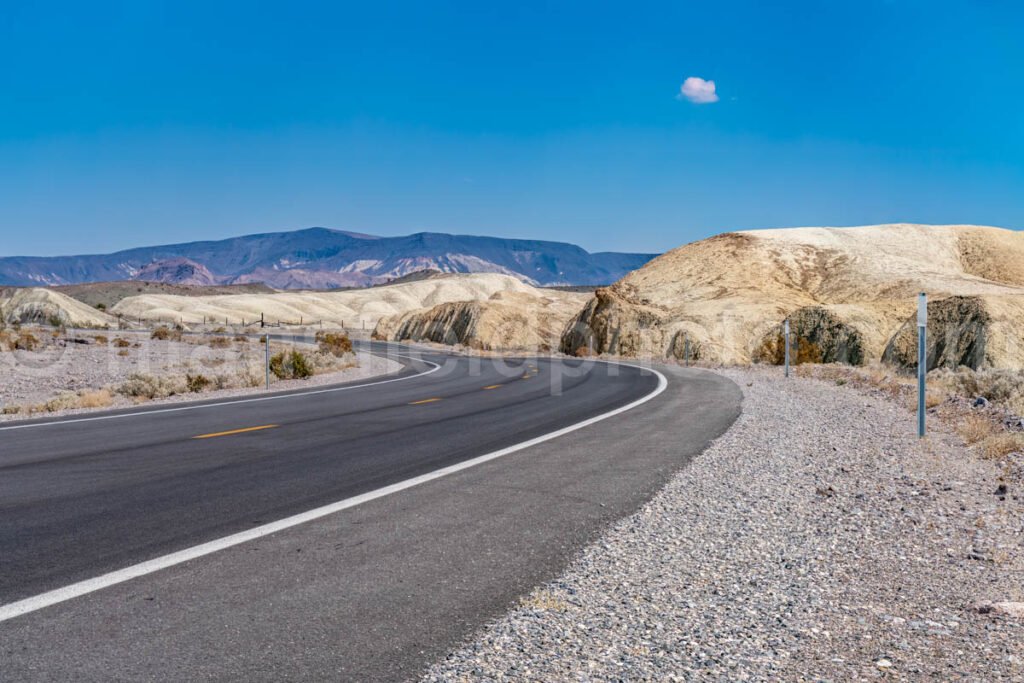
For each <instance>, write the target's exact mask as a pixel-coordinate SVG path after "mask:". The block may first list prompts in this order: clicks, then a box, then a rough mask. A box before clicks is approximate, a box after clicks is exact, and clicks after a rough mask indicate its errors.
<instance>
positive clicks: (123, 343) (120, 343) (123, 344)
mask: <svg viewBox="0 0 1024 683" xmlns="http://www.w3.org/2000/svg"><path fill="white" fill-rule="evenodd" d="M131 345H132V343H131V342H130V341H128V340H127V339H121V338H120V337H118V338H117V339H115V340H114V346H116V347H117V348H119V349H127V348H128V347H129V346H131Z"/></svg>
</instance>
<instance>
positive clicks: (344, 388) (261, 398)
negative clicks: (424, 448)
mask: <svg viewBox="0 0 1024 683" xmlns="http://www.w3.org/2000/svg"><path fill="white" fill-rule="evenodd" d="M370 355H376V354H370ZM377 357H378V358H385V359H387V360H390V359H391V358H392V357H394V358H408V359H409V360H415V361H419V362H420V363H426V364H427V365H433V366H434V367H432V368H431V369H430V370H426V371H424V372H417V373H416V374H415V375H407V376H405V377H393V378H391V379H383V380H380V381H377V382H366V383H365V384H350V385H345V386H340V387H329V388H327V389H310V390H308V391H303V390H301V389H300V390H298V391H292V392H290V393H276V394H274V395H272V396H257V397H255V398H239V399H229V400H226V401H218V402H217V403H203V404H200V405H186V406H178V407H176V408H154V409H153V410H139V411H136V412H134V413H117V414H115V415H96V416H93V417H76V418H69V419H66V420H54V421H52V422H29V423H27V424H20V425H11V426H9V427H0V432H7V431H11V430H13V429H32V428H39V427H55V426H57V425H69V424H75V423H78V422H96V421H98V420H119V419H121V418H124V417H139V416H141V415H159V414H161V413H180V412H182V411H185V410H203V409H204V408H219V407H220V406H233V405H238V404H240V403H258V402H260V401H279V400H282V399H286V398H300V397H302V396H315V395H316V394H330V393H333V392H336V391H349V390H351V389H362V388H363V387H375V386H377V385H378V384H390V383H391V382H403V381H405V380H407V379H415V378H417V377H425V376H426V375H429V374H431V373H433V372H437V371H438V370H440V369H441V366H440V365H438V364H437V363H435V362H433V361H429V360H426V359H424V358H416V357H415V356H402V355H399V354H395V355H394V356H379V355H378V356H377ZM285 391H287V390H285ZM200 400H202V399H200Z"/></svg>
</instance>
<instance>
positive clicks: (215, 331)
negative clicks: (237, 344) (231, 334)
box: [213, 325, 228, 334]
mask: <svg viewBox="0 0 1024 683" xmlns="http://www.w3.org/2000/svg"><path fill="white" fill-rule="evenodd" d="M227 331H228V328H226V327H224V326H223V325H222V326H220V327H218V328H216V329H215V330H213V334H224V333H225V332H227Z"/></svg>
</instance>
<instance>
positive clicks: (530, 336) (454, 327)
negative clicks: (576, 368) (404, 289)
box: [373, 288, 589, 352]
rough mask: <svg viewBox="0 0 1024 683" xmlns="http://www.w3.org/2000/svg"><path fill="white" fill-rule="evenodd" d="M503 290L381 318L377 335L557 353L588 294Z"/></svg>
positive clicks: (377, 336)
mask: <svg viewBox="0 0 1024 683" xmlns="http://www.w3.org/2000/svg"><path fill="white" fill-rule="evenodd" d="M530 289H531V290H532V291H528V292H521V291H520V292H498V293H497V294H494V295H493V296H491V297H490V298H489V299H487V300H485V301H456V302H450V303H444V304H440V305H437V306H433V307H431V308H424V309H418V310H414V311H409V312H408V313H405V314H403V315H396V316H391V317H388V318H382V319H381V320H380V322H379V323H378V324H377V327H376V329H375V330H374V333H373V334H374V337H375V338H377V339H385V340H391V341H401V340H406V339H409V340H412V341H431V342H437V343H440V344H451V345H454V344H461V345H463V346H468V347H470V348H474V349H480V350H531V351H541V352H544V351H552V350H555V349H557V348H558V344H559V339H560V337H561V334H562V331H563V330H564V329H565V326H566V323H568V322H569V320H570V319H571V318H572V317H573V316H574V315H576V313H578V312H579V310H580V309H581V308H582V307H583V305H584V304H585V303H586V302H587V300H588V298H589V297H588V296H587V295H586V294H579V293H574V292H563V291H556V290H551V289H534V288H530Z"/></svg>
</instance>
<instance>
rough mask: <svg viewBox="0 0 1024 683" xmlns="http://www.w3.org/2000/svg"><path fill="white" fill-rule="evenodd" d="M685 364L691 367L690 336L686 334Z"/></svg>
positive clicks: (684, 334)
mask: <svg viewBox="0 0 1024 683" xmlns="http://www.w3.org/2000/svg"><path fill="white" fill-rule="evenodd" d="M683 363H684V364H685V366H686V367H690V335H689V334H688V333H686V332H684V333H683Z"/></svg>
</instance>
